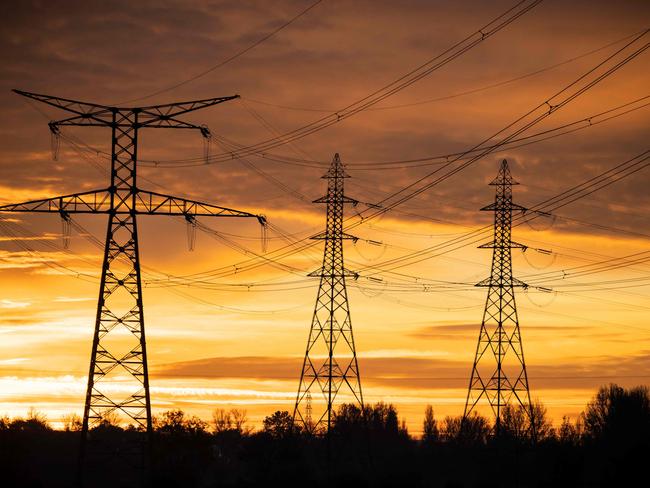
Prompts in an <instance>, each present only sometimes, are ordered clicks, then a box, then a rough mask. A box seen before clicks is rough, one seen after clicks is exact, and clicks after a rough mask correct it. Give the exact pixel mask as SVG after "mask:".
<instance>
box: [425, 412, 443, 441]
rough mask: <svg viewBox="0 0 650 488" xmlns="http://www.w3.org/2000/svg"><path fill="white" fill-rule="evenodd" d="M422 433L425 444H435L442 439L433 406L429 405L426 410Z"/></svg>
mask: <svg viewBox="0 0 650 488" xmlns="http://www.w3.org/2000/svg"><path fill="white" fill-rule="evenodd" d="M422 431H423V433H422V441H423V442H435V441H437V440H438V438H439V437H440V432H438V422H437V421H436V418H435V416H434V414H433V407H432V406H431V405H427V406H426V408H425V409H424V422H423V423H422Z"/></svg>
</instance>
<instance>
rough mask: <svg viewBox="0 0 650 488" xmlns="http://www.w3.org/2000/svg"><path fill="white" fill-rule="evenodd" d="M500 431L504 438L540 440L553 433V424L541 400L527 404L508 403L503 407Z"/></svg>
mask: <svg viewBox="0 0 650 488" xmlns="http://www.w3.org/2000/svg"><path fill="white" fill-rule="evenodd" d="M500 429H501V431H500V433H499V435H500V436H501V437H502V438H506V439H512V440H516V441H524V440H532V439H533V434H534V436H535V439H537V440H538V441H541V440H544V439H546V438H547V437H549V436H552V435H553V426H552V424H551V422H550V421H549V419H548V416H547V410H546V407H545V406H544V405H543V404H542V403H541V402H540V401H539V400H536V401H535V402H533V404H532V406H531V407H528V406H527V405H525V406H524V405H513V404H507V405H505V406H504V407H503V408H502V409H501V423H500Z"/></svg>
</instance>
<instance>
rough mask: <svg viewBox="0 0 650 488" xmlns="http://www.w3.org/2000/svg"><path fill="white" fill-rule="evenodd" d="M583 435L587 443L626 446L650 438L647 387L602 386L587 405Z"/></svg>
mask: <svg viewBox="0 0 650 488" xmlns="http://www.w3.org/2000/svg"><path fill="white" fill-rule="evenodd" d="M584 424H585V434H586V435H587V436H588V437H590V438H591V439H595V440H606V441H608V442H610V443H615V444H619V443H624V444H629V443H630V442H632V441H633V440H640V439H648V438H649V437H650V393H649V391H648V387H646V386H638V387H636V388H632V389H630V390H626V389H625V388H622V387H620V386H618V385H615V384H611V385H609V386H603V387H601V388H600V389H599V390H598V393H596V396H595V397H594V399H593V400H592V401H591V402H589V403H588V404H587V409H586V410H585V413H584Z"/></svg>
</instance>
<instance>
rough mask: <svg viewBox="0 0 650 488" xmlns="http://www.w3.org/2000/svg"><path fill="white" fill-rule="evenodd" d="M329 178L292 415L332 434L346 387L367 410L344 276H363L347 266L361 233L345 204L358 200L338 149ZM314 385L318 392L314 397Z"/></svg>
mask: <svg viewBox="0 0 650 488" xmlns="http://www.w3.org/2000/svg"><path fill="white" fill-rule="evenodd" d="M323 178H325V179H327V195H325V196H324V197H321V198H319V199H318V200H314V203H326V204H327V223H326V227H325V232H323V233H321V234H319V235H317V236H314V237H313V238H312V239H320V240H324V241H325V251H324V254H323V265H322V267H321V268H320V269H318V270H316V271H313V272H312V273H310V274H309V276H314V277H320V286H319V288H318V295H317V298H316V306H315V308H314V315H313V319H312V322H311V329H310V331H309V339H308V341H307V351H306V352H305V359H304V361H303V365H302V372H301V374H300V384H299V386H298V395H297V397H296V405H295V408H294V411H293V420H294V423H295V424H296V425H299V426H301V427H303V428H305V429H307V430H308V431H310V432H314V433H323V432H327V433H329V430H330V427H331V422H332V405H333V403H334V400H335V399H336V397H337V395H338V394H339V393H340V391H341V389H342V388H344V387H345V388H344V389H345V390H346V391H347V390H349V393H351V396H352V399H353V401H355V402H356V403H358V404H359V405H360V406H361V407H362V409H363V395H362V393H361V380H360V377H359V365H358V363H357V353H356V350H355V346H354V336H353V334H352V321H351V319H350V307H349V304H348V292H347V289H346V286H345V279H346V278H348V277H351V278H354V279H356V278H357V277H358V275H357V274H356V273H354V272H352V271H349V270H347V269H345V266H344V264H343V241H344V240H356V237H354V236H351V235H349V234H346V233H345V232H343V206H344V204H346V203H352V204H357V203H358V202H357V201H356V200H353V199H352V198H348V197H346V196H345V195H344V193H343V182H344V180H345V178H349V176H348V175H347V174H346V172H345V169H344V168H343V163H342V162H341V159H340V158H339V155H338V154H335V155H334V159H333V160H332V164H331V166H330V168H329V171H328V172H327V173H326V174H325V175H324V176H323ZM312 388H313V389H314V390H315V392H314V393H315V394H314V396H313V397H312V396H311V390H312Z"/></svg>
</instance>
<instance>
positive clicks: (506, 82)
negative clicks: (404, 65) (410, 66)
mask: <svg viewBox="0 0 650 488" xmlns="http://www.w3.org/2000/svg"><path fill="white" fill-rule="evenodd" d="M640 33H641V31H639V32H635V33H634V34H630V35H628V36H625V37H622V38H620V39H617V40H615V41H612V42H610V43H607V44H605V45H604V46H600V47H598V48H596V49H592V50H590V51H587V52H585V53H583V54H580V55H578V56H574V57H572V58H569V59H565V60H564V61H560V62H559V63H555V64H552V65H548V66H545V67H543V68H539V69H537V70H535V71H531V72H528V73H526V74H523V75H519V76H515V77H513V78H509V79H507V80H502V81H499V82H496V83H492V84H490V85H486V86H482V87H478V88H472V89H470V90H465V91H462V92H458V93H453V94H450V95H445V96H441V97H436V98H429V99H426V100H420V101H417V102H411V103H402V104H398V105H389V106H384V107H371V108H369V109H368V111H377V110H393V109H398V108H405V107H414V106H419V105H426V104H429V103H434V102H440V101H443V100H451V99H453V98H458V97H463V96H466V95H472V94H474V93H480V92H483V91H486V90H491V89H493V88H499V87H501V86H505V85H509V84H511V83H514V82H516V81H521V80H525V79H526V78H530V77H532V76H536V75H538V74H541V73H545V72H547V71H551V70H553V69H555V68H559V67H560V66H564V65H566V64H570V63H573V62H574V61H577V60H579V59H582V58H586V57H588V56H591V55H592V54H595V53H598V52H600V51H603V50H605V49H607V48H610V47H612V46H616V45H617V44H620V43H621V42H624V41H627V40H628V39H631V38H632V37H635V36H637V35H639V34H640ZM241 100H242V101H243V100H247V101H249V102H253V103H257V104H260V105H266V106H269V107H276V108H282V109H285V110H295V111H300V112H322V113H332V112H335V111H336V110H335V109H324V108H313V107H295V106H288V105H280V104H277V103H272V102H268V101H263V100H257V99H254V98H250V97H242V98H241Z"/></svg>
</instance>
